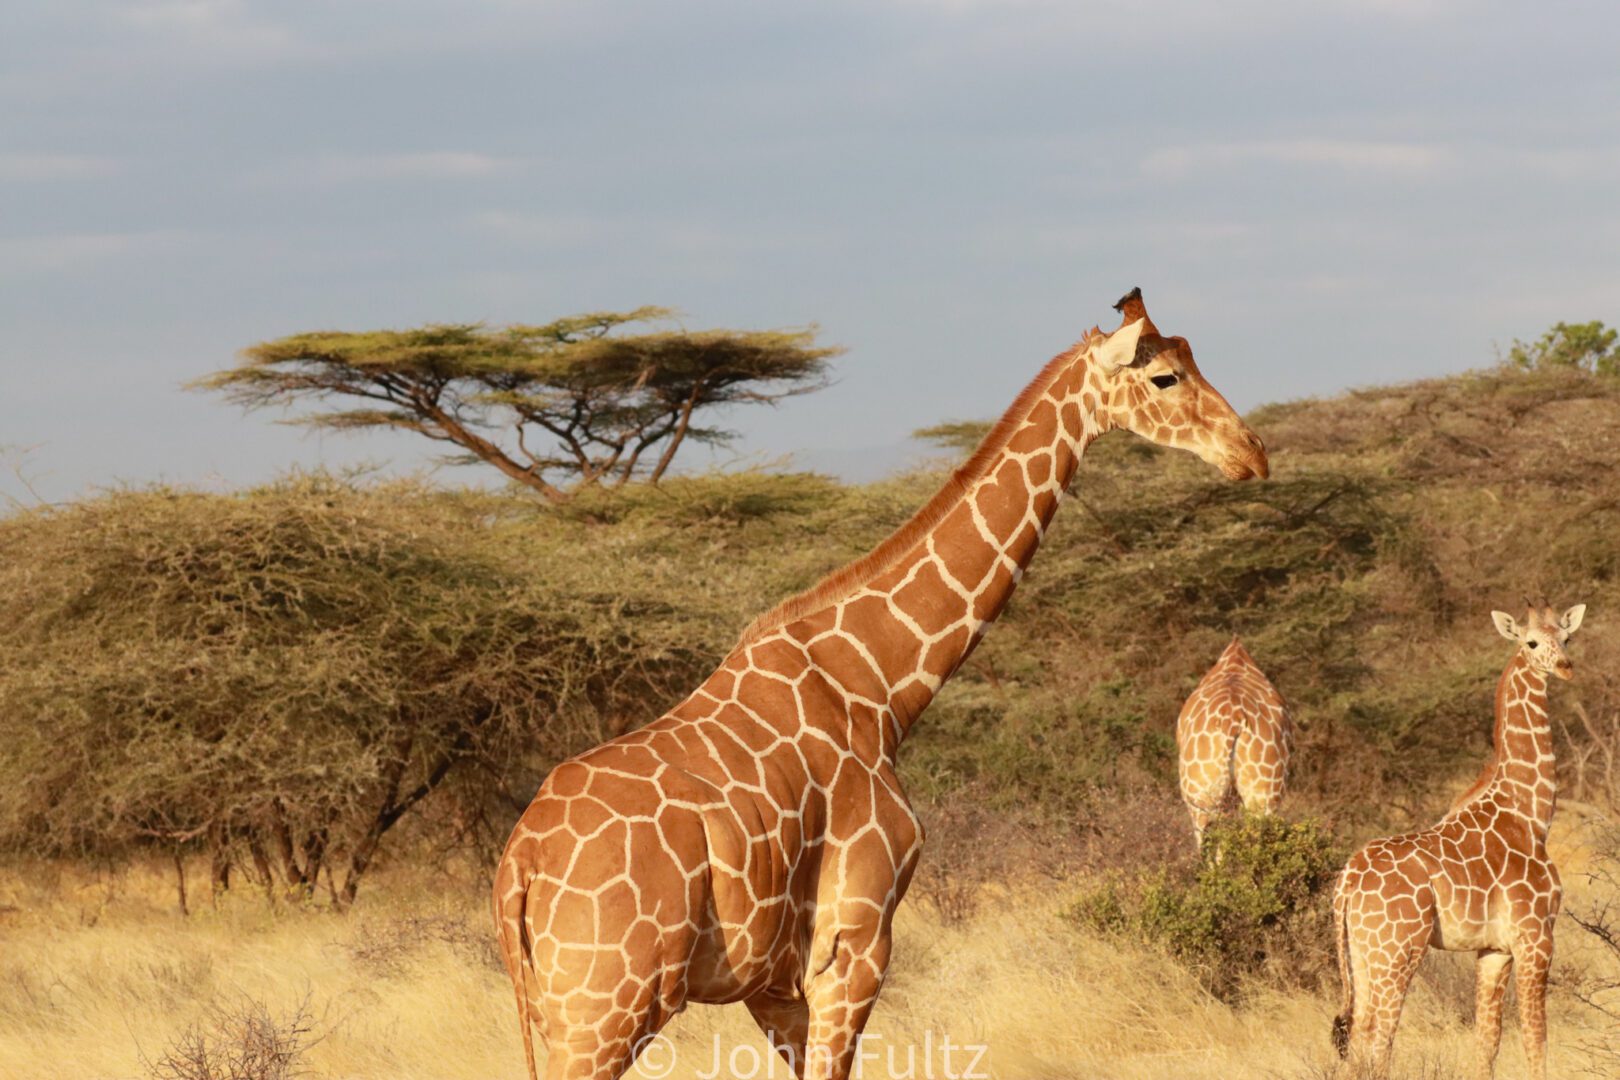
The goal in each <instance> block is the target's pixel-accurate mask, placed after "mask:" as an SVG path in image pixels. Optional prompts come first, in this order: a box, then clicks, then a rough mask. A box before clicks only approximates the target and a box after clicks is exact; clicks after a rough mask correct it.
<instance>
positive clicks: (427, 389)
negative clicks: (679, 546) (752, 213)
mask: <svg viewBox="0 0 1620 1080" xmlns="http://www.w3.org/2000/svg"><path fill="white" fill-rule="evenodd" d="M673 316H674V313H673V312H671V311H669V310H667V309H665V308H654V307H643V308H637V309H636V310H635V311H630V312H624V313H618V312H593V313H590V314H585V315H573V316H569V317H567V318H563V319H558V320H556V321H555V322H551V323H547V324H546V325H544V326H506V327H497V328H490V327H485V326H482V325H479V324H476V323H463V324H450V325H438V326H424V327H420V328H417V329H412V330H375V331H367V332H361V333H352V332H341V331H321V332H317V333H307V334H294V335H292V336H290V337H285V338H281V339H279V340H276V341H269V342H264V343H262V344H259V345H254V346H252V347H250V348H248V349H245V350H243V353H242V357H243V363H242V364H241V365H239V366H238V367H235V368H231V369H228V370H225V371H219V372H215V373H214V374H213V375H210V376H208V377H206V378H203V379H200V380H198V381H197V382H195V383H194V384H193V386H194V387H195V388H197V389H204V390H218V391H221V392H223V393H224V394H225V395H226V397H227V399H228V400H230V401H232V402H235V403H236V404H239V405H242V406H245V407H249V408H257V407H262V406H265V405H283V406H284V405H289V404H293V403H299V402H305V401H319V402H323V403H324V402H327V401H331V400H338V401H341V402H343V403H344V404H345V405H347V406H349V407H345V408H340V409H338V410H336V411H328V412H320V413H315V414H312V415H308V416H305V417H304V418H303V421H302V422H304V423H309V424H315V425H319V426H322V427H329V428H337V429H343V430H353V429H359V428H395V429H398V430H401V431H411V432H415V433H416V434H419V435H423V436H426V437H427V438H429V439H433V440H434V441H437V442H443V443H449V444H450V445H452V446H455V447H457V448H458V449H459V451H460V453H459V454H458V455H456V456H453V457H452V458H451V459H450V460H451V461H454V462H459V463H469V462H480V461H481V462H485V463H487V464H490V465H493V466H495V467H496V468H497V469H499V470H500V471H501V472H502V473H503V474H504V475H506V476H507V478H508V479H510V480H513V481H515V482H517V483H519V484H523V485H526V486H528V487H530V488H533V489H534V490H536V491H538V492H540V493H541V494H542V495H544V496H546V497H547V498H548V499H550V500H552V501H557V502H560V501H563V499H564V498H565V497H566V496H567V494H569V493H570V492H571V491H572V490H573V489H575V488H578V487H588V486H591V485H594V484H609V485H612V486H623V485H624V484H626V483H627V482H629V481H630V480H631V479H634V478H636V477H638V476H643V475H644V476H647V477H648V478H649V479H652V480H654V481H656V480H658V479H660V478H661V477H662V476H663V475H664V473H665V472H666V471H667V470H668V469H669V466H670V463H671V461H672V460H673V459H674V456H675V453H676V451H677V450H678V449H679V448H680V446H681V444H682V443H683V442H684V441H685V440H687V439H692V440H695V441H697V442H704V443H725V442H727V441H729V440H730V439H731V438H732V435H731V433H730V432H727V431H725V430H723V429H720V428H716V427H711V426H705V425H703V424H702V423H701V422H699V421H700V414H706V413H707V412H708V411H712V410H713V409H715V408H717V407H721V406H728V405H744V404H771V403H774V402H777V401H780V400H782V399H783V398H785V397H791V396H793V395H795V394H802V393H807V392H809V391H812V390H816V389H819V388H820V387H821V386H823V385H825V378H826V369H827V361H828V359H830V358H831V357H833V356H836V355H837V354H838V353H839V352H841V351H842V350H840V349H837V348H828V347H825V346H817V345H816V344H815V330H814V329H813V328H812V329H803V330H754V331H741V330H704V331H687V330H652V331H647V332H643V333H640V334H625V333H620V332H619V331H621V330H622V329H623V328H624V327H626V326H631V325H634V324H638V323H650V322H658V321H664V320H668V319H670V318H672V317H673ZM509 430H510V431H511V432H512V435H511V437H510V438H505V437H504V435H503V433H504V432H506V431H509Z"/></svg>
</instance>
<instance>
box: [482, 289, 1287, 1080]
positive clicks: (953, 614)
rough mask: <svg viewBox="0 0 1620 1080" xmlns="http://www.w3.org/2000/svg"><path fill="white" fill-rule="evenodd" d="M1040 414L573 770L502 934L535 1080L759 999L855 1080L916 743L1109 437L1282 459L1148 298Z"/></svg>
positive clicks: (1000, 432) (1009, 416) (1018, 420)
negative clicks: (903, 748)
mask: <svg viewBox="0 0 1620 1080" xmlns="http://www.w3.org/2000/svg"><path fill="white" fill-rule="evenodd" d="M1116 308H1117V309H1118V310H1119V311H1121V312H1122V313H1123V315H1124V321H1123V323H1122V325H1121V327H1120V329H1118V330H1116V331H1114V332H1113V333H1112V334H1103V333H1102V332H1100V331H1099V330H1097V329H1096V328H1093V329H1092V331H1091V332H1090V333H1089V334H1087V335H1086V337H1085V339H1084V340H1083V341H1082V342H1081V343H1080V344H1079V345H1077V346H1074V347H1073V348H1071V349H1068V350H1066V351H1065V352H1063V353H1062V354H1060V355H1059V356H1057V357H1055V358H1054V359H1053V360H1052V361H1051V362H1050V363H1048V364H1047V365H1046V367H1045V368H1044V369H1042V371H1041V372H1040V374H1039V375H1037V376H1036V377H1035V379H1034V381H1033V382H1031V383H1030V384H1029V385H1028V386H1027V387H1026V388H1025V389H1024V391H1023V392H1022V393H1021V394H1019V395H1018V398H1017V400H1016V401H1014V402H1013V404H1012V406H1011V408H1009V409H1008V410H1007V412H1006V414H1005V415H1004V416H1003V417H1002V418H1001V420H1000V421H999V422H998V423H997V424H996V425H995V426H994V427H993V428H992V429H991V431H990V433H989V434H988V435H987V436H986V437H985V439H984V441H983V443H981V444H980V446H979V448H978V449H977V450H976V451H975V452H974V454H973V455H972V457H971V458H969V460H968V461H967V463H966V464H965V465H964V466H962V467H961V468H960V469H958V470H957V471H956V473H955V475H954V476H953V477H952V478H951V479H950V480H949V481H947V482H946V484H945V486H944V487H943V488H942V489H941V490H940V491H939V493H938V494H936V495H935V496H934V497H933V499H931V500H930V501H929V502H928V504H927V505H926V506H924V507H923V508H922V509H921V510H920V511H918V512H917V514H916V515H915V516H914V517H913V518H912V519H911V520H910V521H909V522H907V523H906V524H905V525H903V526H902V527H901V528H900V529H899V530H898V531H897V532H895V533H894V534H893V535H892V536H890V537H889V538H888V539H887V540H885V541H883V542H882V543H881V544H879V545H878V546H877V548H876V549H874V550H873V551H872V552H871V553H869V554H868V555H866V556H865V557H864V558H861V559H859V560H857V561H856V562H854V563H851V564H850V565H849V566H846V567H845V568H843V569H842V570H839V571H837V572H836V573H834V574H832V575H831V576H829V577H827V578H826V579H824V580H823V581H822V582H821V583H820V584H818V585H816V586H815V587H813V588H811V589H810V590H808V591H806V592H804V593H801V594H799V595H798V596H795V597H792V598H790V599H788V600H786V601H784V602H783V603H781V604H779V605H778V606H777V607H775V608H774V609H772V610H771V611H769V612H767V613H766V614H765V615H763V616H761V617H760V618H758V619H756V620H755V621H754V622H753V623H752V624H751V625H750V626H749V627H748V628H747V629H746V630H745V631H744V632H743V634H742V637H741V639H740V640H739V642H738V644H737V646H736V647H735V648H734V649H733V651H732V652H731V654H730V655H729V656H727V657H726V659H725V660H724V661H723V662H722V663H721V665H720V668H719V670H718V671H716V672H715V673H714V674H713V675H711V676H710V677H709V678H708V679H707V680H706V681H705V682H704V683H703V685H702V686H700V687H699V688H698V689H697V690H696V691H695V692H694V693H693V694H692V696H691V697H689V698H687V699H686V700H685V701H683V702H682V703H681V704H679V705H677V706H676V707H675V708H674V709H672V710H671V711H670V712H668V713H666V714H665V715H664V716H663V717H661V718H659V719H658V720H655V721H653V722H652V723H651V724H648V725H647V726H646V727H644V728H641V729H640V730H638V731H634V732H631V733H629V734H627V735H623V736H621V737H619V738H616V739H613V740H612V741H610V742H608V743H605V744H603V745H602V746H599V747H597V748H596V749H594V750H591V751H588V752H586V753H584V754H581V755H579V756H577V757H575V758H571V759H570V760H568V761H566V762H564V763H562V764H561V765H559V766H557V768H555V769H554V770H552V772H551V774H550V775H549V776H548V777H547V778H546V780H545V782H544V783H543V784H542V785H541V788H540V792H539V794H538V795H536V796H535V800H534V802H533V803H532V804H531V805H530V806H529V809H528V810H527V811H526V812H525V813H524V814H523V817H522V818H521V820H519V822H518V824H517V827H516V828H515V829H514V830H513V832H512V837H511V839H510V840H509V841H508V842H507V846H506V852H505V854H504V855H503V857H502V859H501V863H500V866H499V868H498V869H497V872H496V878H495V889H494V901H495V915H496V921H497V925H498V928H499V933H500V937H501V941H502V945H503V951H504V955H505V960H506V965H507V970H508V972H509V973H510V975H511V977H512V981H513V985H514V988H515V990H516V994H517V1003H518V1010H519V1014H520V1018H521V1024H522V1030H523V1040H524V1052H525V1054H526V1055H527V1060H528V1065H529V1072H530V1075H531V1076H533V1075H534V1047H533V1042H532V1036H531V1031H530V1024H531V1022H532V1023H533V1024H534V1025H537V1026H538V1027H539V1029H540V1032H541V1035H542V1037H543V1038H544V1039H545V1041H546V1042H547V1044H548V1046H549V1050H550V1054H549V1058H548V1060H547V1064H546V1075H547V1076H548V1077H549V1078H550V1080H565V1078H586V1077H589V1078H593V1080H613V1078H616V1077H618V1076H620V1075H621V1074H623V1073H624V1072H625V1070H626V1069H628V1068H629V1067H630V1064H631V1063H632V1062H633V1061H634V1059H635V1057H636V1055H637V1053H638V1052H639V1050H640V1049H641V1047H642V1046H643V1045H644V1044H645V1042H646V1040H647V1039H649V1038H650V1037H651V1036H652V1035H653V1034H655V1033H656V1032H657V1031H658V1030H659V1029H660V1028H662V1027H663V1026H664V1024H665V1023H666V1022H668V1021H669V1019H670V1018H671V1017H672V1016H674V1015H675V1014H676V1013H678V1012H680V1011H681V1009H682V1008H684V1007H685V1006H686V1004H687V1003H688V1002H692V1001H696V1002H709V1003H720V1002H732V1001H742V1002H743V1003H744V1004H745V1005H747V1007H748V1009H749V1011H750V1012H751V1013H752V1014H753V1016H754V1019H755V1020H756V1021H757V1022H758V1024H759V1026H760V1027H761V1028H762V1029H763V1030H764V1031H765V1033H766V1035H767V1036H768V1037H769V1039H770V1040H771V1042H772V1044H773V1045H774V1046H775V1047H776V1048H777V1049H778V1050H779V1051H780V1052H781V1053H782V1055H783V1056H784V1057H786V1058H787V1060H788V1062H789V1063H790V1064H791V1065H792V1066H793V1068H794V1069H795V1070H796V1071H797V1073H798V1075H800V1076H802V1077H809V1078H817V1080H821V1078H840V1080H841V1078H843V1077H847V1076H848V1075H849V1072H850V1067H851V1062H852V1059H853V1058H854V1055H855V1053H856V1049H857V1038H858V1036H859V1035H860V1032H861V1029H862V1028H863V1027H864V1025H865V1024H866V1020H867V1015H868V1013H869V1012H870V1011H871V1008H872V1005H873V1003H874V1002H875V1000H876V999H877V995H878V989H879V987H880V985H881V984H882V982H883V978H884V973H885V970H886V969H887V967H888V962H889V948H890V925H891V921H892V919H893V916H894V910H895V906H896V905H897V904H898V903H899V901H900V898H901V896H903V895H904V893H905V891H906V886H907V884H908V883H909V881H910V879H911V873H912V869H913V867H914V866H915V865H916V861H917V856H918V852H919V849H920V846H921V842H922V830H921V827H920V825H919V824H918V821H917V819H916V817H915V816H914V815H913V813H912V811H911V808H910V806H909V804H908V803H907V801H906V797H905V795H904V793H903V792H902V791H901V789H900V782H899V780H898V779H897V777H896V775H895V759H896V754H897V752H898V750H899V747H900V742H901V740H902V739H903V738H904V737H905V735H906V733H907V731H908V730H909V729H910V728H911V725H912V723H913V722H914V721H915V720H916V719H917V716H918V714H920V713H921V712H922V711H923V709H924V708H925V707H926V706H927V705H928V703H929V701H930V700H932V699H933V697H934V695H935V694H936V693H938V691H939V689H940V686H941V685H942V684H943V683H944V681H945V680H946V679H947V678H949V677H950V675H951V674H952V673H953V672H954V671H956V669H957V668H958V667H959V666H960V665H961V663H962V662H963V660H964V659H966V657H967V656H968V654H969V653H970V652H971V651H972V650H973V648H974V646H975V645H976V644H977V643H978V641H979V638H980V636H981V635H982V634H983V633H984V631H985V630H986V628H987V627H988V626H989V624H990V623H991V622H992V621H993V620H994V619H995V618H996V616H997V615H998V614H999V613H1000V611H1001V609H1002V607H1003V605H1005V604H1006V602H1007V599H1008V597H1009V596H1010V595H1011V593H1012V591H1013V587H1014V586H1015V585H1016V584H1017V582H1018V580H1019V578H1020V576H1021V575H1022V574H1023V572H1024V567H1025V566H1026V565H1027V564H1028V563H1029V561H1030V559H1031V558H1032V557H1033V556H1034V554H1035V549H1036V547H1037V545H1038V544H1039V543H1040V540H1041V537H1042V536H1043V535H1044V533H1045V531H1046V527H1047V524H1048V523H1049V522H1050V521H1051V519H1052V515H1053V513H1054V512H1055V511H1056V509H1057V505H1058V501H1059V499H1060V498H1061V497H1062V495H1063V493H1064V490H1065V489H1066V488H1067V486H1068V484H1069V481H1070V479H1071V478H1072V477H1073V475H1074V472H1075V468H1076V466H1077V465H1078V464H1079V461H1080V455H1081V453H1082V451H1084V450H1085V448H1086V446H1087V444H1089V443H1090V442H1091V441H1092V440H1093V439H1095V438H1097V437H1098V436H1099V435H1101V434H1103V433H1104V432H1107V431H1109V430H1111V429H1113V428H1125V429H1128V430H1130V431H1134V432H1136V433H1137V434H1140V435H1143V436H1146V437H1147V438H1149V439H1151V440H1153V441H1154V442H1157V443H1160V444H1162V445H1166V446H1174V447H1180V448H1182V449H1186V450H1190V451H1192V452H1194V453H1196V454H1198V455H1199V456H1200V457H1202V458H1204V459H1205V460H1206V461H1209V462H1211V463H1213V464H1215V465H1218V466H1219V467H1220V469H1221V471H1222V472H1224V473H1225V474H1226V475H1227V476H1228V477H1229V478H1232V479H1237V480H1241V479H1247V478H1249V477H1251V476H1262V477H1263V476H1265V475H1266V474H1267V468H1268V467H1267V462H1266V454H1265V448H1264V446H1263V445H1262V444H1261V442H1260V440H1259V439H1258V438H1256V437H1255V435H1254V434H1253V433H1252V432H1251V431H1250V430H1249V429H1248V428H1247V427H1246V426H1245V425H1244V424H1243V422H1242V421H1241V420H1240V419H1239V418H1238V416H1237V414H1236V413H1235V412H1234V411H1233V410H1232V407H1231V406H1230V405H1228V404H1227V402H1226V401H1225V399H1224V398H1222V397H1221V395H1220V394H1219V393H1217V392H1216V391H1215V389H1214V388H1213V387H1211V386H1210V385H1209V383H1207V382H1206V381H1205V380H1204V378H1203V376H1202V375H1200V374H1199V372H1198V368H1197V367H1196V366H1195V365H1194V363H1193V357H1192V351H1191V349H1190V348H1189V347H1188V345H1187V342H1186V341H1185V340H1184V339H1182V338H1177V337H1164V336H1162V335H1160V334H1159V332H1158V330H1157V328H1156V327H1154V325H1153V323H1152V322H1151V321H1150V320H1149V319H1148V317H1147V312H1146V310H1145V309H1144V307H1143V305H1142V299H1141V291H1140V290H1135V291H1133V292H1131V294H1130V295H1129V296H1127V297H1125V298H1124V299H1123V300H1121V301H1120V302H1119V304H1117V305H1116Z"/></svg>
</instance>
